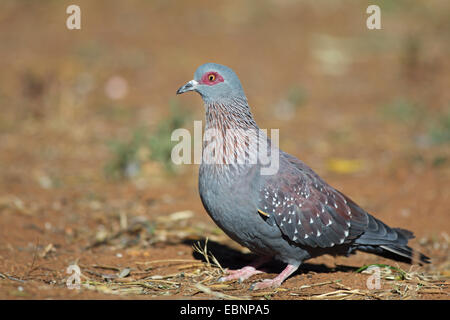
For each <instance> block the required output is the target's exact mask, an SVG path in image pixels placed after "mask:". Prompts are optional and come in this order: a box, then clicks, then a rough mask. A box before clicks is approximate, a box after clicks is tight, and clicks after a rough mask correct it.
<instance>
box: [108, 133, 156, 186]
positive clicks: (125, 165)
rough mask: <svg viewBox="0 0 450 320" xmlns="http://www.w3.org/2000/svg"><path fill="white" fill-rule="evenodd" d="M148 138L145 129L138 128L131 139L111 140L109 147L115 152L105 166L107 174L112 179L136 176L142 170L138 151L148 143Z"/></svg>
mask: <svg viewBox="0 0 450 320" xmlns="http://www.w3.org/2000/svg"><path fill="white" fill-rule="evenodd" d="M147 139H148V138H147V133H146V132H145V130H144V129H143V128H138V129H136V130H135V131H134V133H133V136H132V138H131V140H130V141H119V140H111V141H109V142H108V147H109V148H110V150H111V152H112V153H113V157H112V159H111V160H110V161H109V162H108V163H107V164H106V166H105V174H106V176H107V177H108V178H112V179H122V178H131V177H133V176H136V175H137V174H138V173H139V170H140V160H139V158H138V151H139V149H140V148H141V147H142V146H144V145H145V144H146V141H147Z"/></svg>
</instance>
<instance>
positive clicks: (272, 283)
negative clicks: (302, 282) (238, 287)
mask: <svg viewBox="0 0 450 320" xmlns="http://www.w3.org/2000/svg"><path fill="white" fill-rule="evenodd" d="M298 267H299V266H298V265H292V264H288V265H287V267H286V268H285V269H284V270H283V271H282V272H281V273H280V274H279V275H278V276H276V277H275V278H273V279H265V280H263V281H261V282H257V283H254V284H252V285H251V287H250V290H260V289H266V288H276V287H279V286H280V285H281V284H282V283H283V281H284V280H286V278H287V277H289V276H290V275H291V274H292V273H294V272H295V270H297V269H298Z"/></svg>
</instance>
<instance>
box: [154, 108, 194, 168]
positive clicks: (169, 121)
mask: <svg viewBox="0 0 450 320" xmlns="http://www.w3.org/2000/svg"><path fill="white" fill-rule="evenodd" d="M169 106H170V115H169V116H168V117H167V118H166V119H164V120H163V121H161V123H159V125H158V127H157V128H156V132H155V133H154V134H153V135H151V136H150V139H149V141H148V143H149V147H150V151H151V153H150V159H151V160H154V161H159V162H161V163H163V164H164V165H165V167H166V169H167V170H168V171H170V172H173V170H174V166H173V163H172V160H171V153H172V148H173V147H174V145H175V144H176V142H173V141H171V136H172V132H173V131H174V130H175V129H178V128H181V127H183V125H184V124H186V122H187V120H188V118H189V114H188V113H187V111H185V110H183V109H181V108H180V106H179V104H178V102H176V101H175V100H171V101H170V103H169Z"/></svg>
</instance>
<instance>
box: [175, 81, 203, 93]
mask: <svg viewBox="0 0 450 320" xmlns="http://www.w3.org/2000/svg"><path fill="white" fill-rule="evenodd" d="M197 85H198V82H197V81H195V80H191V81H189V82H188V83H186V84H185V85H184V86H182V87H181V88H180V89H178V90H177V94H182V93H185V92H188V91H193V90H195V89H196V88H197Z"/></svg>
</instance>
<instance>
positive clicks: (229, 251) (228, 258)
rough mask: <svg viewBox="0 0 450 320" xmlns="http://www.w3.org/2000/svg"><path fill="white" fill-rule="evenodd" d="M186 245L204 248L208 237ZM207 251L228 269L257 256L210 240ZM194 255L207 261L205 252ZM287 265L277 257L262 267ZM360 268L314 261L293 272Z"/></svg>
mask: <svg viewBox="0 0 450 320" xmlns="http://www.w3.org/2000/svg"><path fill="white" fill-rule="evenodd" d="M183 243H184V244H186V245H190V246H193V245H197V246H200V248H204V247H205V244H206V239H201V240H185V241H183ZM207 251H208V253H211V254H212V255H214V257H215V258H216V259H217V260H218V261H219V263H220V265H221V267H222V268H224V269H226V268H228V269H230V270H233V269H240V268H242V267H244V266H246V265H248V264H250V263H252V262H253V261H254V260H255V259H256V258H257V256H256V255H255V254H253V253H243V252H240V251H238V250H236V249H233V248H231V247H229V246H227V245H224V244H221V243H218V242H215V241H211V240H208V243H207ZM192 256H193V257H194V259H197V260H201V261H203V262H206V259H205V257H204V255H203V254H201V253H200V252H197V251H195V250H194V251H193V253H192ZM285 267H286V264H285V263H282V262H280V261H277V260H275V259H273V260H271V261H270V262H268V263H266V264H264V266H263V267H262V268H263V270H264V271H266V272H268V273H277V274H278V273H280V272H281V271H282V270H283V269H284V268H285ZM357 269H358V268H356V267H351V266H345V265H337V266H336V267H333V268H330V267H328V266H326V265H325V264H314V263H302V265H301V266H300V268H299V269H298V270H297V271H296V272H295V273H294V274H293V275H296V274H307V273H309V272H316V273H333V272H338V271H340V272H354V271H355V270H357Z"/></svg>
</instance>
